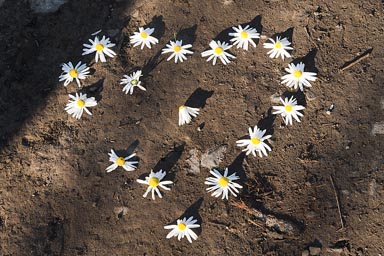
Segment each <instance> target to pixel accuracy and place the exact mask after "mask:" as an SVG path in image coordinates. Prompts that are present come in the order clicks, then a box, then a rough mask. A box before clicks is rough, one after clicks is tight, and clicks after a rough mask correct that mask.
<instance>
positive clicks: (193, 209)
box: [168, 197, 204, 236]
mask: <svg viewBox="0 0 384 256" xmlns="http://www.w3.org/2000/svg"><path fill="white" fill-rule="evenodd" d="M203 201H204V198H203V197H200V198H199V199H198V200H197V201H195V202H194V203H193V204H192V205H191V206H189V207H188V208H187V209H186V210H185V212H184V213H183V214H182V215H181V216H180V217H178V218H177V219H175V220H174V221H173V222H172V223H169V224H168V225H171V224H176V221H177V220H178V219H183V218H187V219H188V218H190V217H193V219H194V220H197V222H196V224H199V225H200V227H199V228H196V229H193V231H194V232H195V233H196V235H197V236H199V235H200V234H201V232H202V228H201V226H202V225H203V219H202V218H201V215H200V213H199V210H200V207H201V205H202V203H203Z"/></svg>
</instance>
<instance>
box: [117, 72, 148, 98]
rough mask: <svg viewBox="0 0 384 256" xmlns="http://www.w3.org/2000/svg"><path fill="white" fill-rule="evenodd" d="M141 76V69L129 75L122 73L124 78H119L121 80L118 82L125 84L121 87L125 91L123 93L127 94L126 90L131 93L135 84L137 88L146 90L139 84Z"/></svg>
mask: <svg viewBox="0 0 384 256" xmlns="http://www.w3.org/2000/svg"><path fill="white" fill-rule="evenodd" d="M141 76H142V71H141V70H139V71H136V72H133V73H132V74H131V75H129V76H127V75H124V78H123V79H121V82H120V84H125V86H124V88H123V92H125V94H128V92H129V94H132V93H133V89H134V88H135V86H136V87H138V88H139V89H141V90H143V91H146V90H147V89H145V88H144V87H143V86H141V81H140V77H141Z"/></svg>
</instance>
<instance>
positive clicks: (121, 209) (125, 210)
mask: <svg viewBox="0 0 384 256" xmlns="http://www.w3.org/2000/svg"><path fill="white" fill-rule="evenodd" d="M113 212H114V213H115V214H116V218H118V219H120V218H121V217H123V216H124V215H127V214H128V207H125V206H119V207H115V208H113Z"/></svg>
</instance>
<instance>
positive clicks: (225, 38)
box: [214, 15, 263, 45]
mask: <svg viewBox="0 0 384 256" xmlns="http://www.w3.org/2000/svg"><path fill="white" fill-rule="evenodd" d="M240 25H241V27H242V28H245V27H246V26H250V27H252V28H255V29H256V30H257V33H259V34H262V32H263V26H262V25H261V15H257V16H256V17H255V18H253V19H252V20H251V21H249V22H246V23H242V24H240ZM232 27H236V28H238V24H234V25H233V26H230V27H228V28H226V29H224V30H222V31H221V32H220V33H219V34H217V35H216V36H215V38H214V40H215V41H220V42H227V43H230V40H231V38H232V37H231V36H229V35H228V33H231V32H234V30H233V28H232ZM255 43H256V45H257V44H259V39H255Z"/></svg>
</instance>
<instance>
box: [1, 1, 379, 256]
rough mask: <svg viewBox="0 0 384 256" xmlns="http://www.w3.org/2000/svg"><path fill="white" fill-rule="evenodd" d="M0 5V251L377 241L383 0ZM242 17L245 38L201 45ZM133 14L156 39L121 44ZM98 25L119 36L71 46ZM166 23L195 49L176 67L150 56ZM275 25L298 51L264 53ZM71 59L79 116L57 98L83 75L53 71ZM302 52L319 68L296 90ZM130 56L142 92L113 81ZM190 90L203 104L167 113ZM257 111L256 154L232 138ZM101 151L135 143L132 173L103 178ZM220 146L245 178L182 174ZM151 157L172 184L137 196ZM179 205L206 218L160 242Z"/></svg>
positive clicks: (372, 245)
mask: <svg viewBox="0 0 384 256" xmlns="http://www.w3.org/2000/svg"><path fill="white" fill-rule="evenodd" d="M315 2H317V3H315ZM0 17H1V19H0V31H1V32H0V41H1V42H2V43H1V44H0V52H1V57H0V170H1V172H0V182H1V186H0V241H1V242H0V255H2V256H6V255H9V256H10V255H13V256H19V255H308V254H306V253H308V252H309V249H311V253H312V254H318V255H319V254H320V255H383V253H384V242H383V239H382V238H383V236H384V231H383V226H384V199H383V196H384V188H383V184H384V157H383V150H384V142H383V138H384V137H383V136H384V135H380V134H378V135H377V134H376V135H375V134H372V127H373V125H374V124H375V123H377V122H382V121H384V110H383V108H384V103H383V102H384V93H383V92H384V90H383V81H384V73H383V57H384V51H383V27H384V22H383V5H382V3H381V2H380V1H373V0H370V1H368V0H367V1H357V0H340V1H332V0H328V1H309V0H302V1H293V0H286V1H277V0H269V1H266V0H265V1H261V0H244V1H237V0H220V1H219V0H215V1H188V0H172V1H170V0H146V1H144V0H142V1H140V0H138V1H121V0H120V1H117V0H116V1H113V0H80V1H69V2H68V3H66V4H64V5H62V6H61V7H60V9H59V10H58V11H57V12H55V13H51V14H44V15H43V14H36V13H33V12H32V11H31V10H30V7H29V4H28V2H27V1H12V0H6V1H5V2H4V4H3V5H2V6H1V7H0ZM244 23H250V24H252V25H253V26H255V27H256V28H257V29H258V32H261V34H262V35H263V37H262V38H261V39H260V40H259V41H258V42H257V44H258V45H257V47H256V48H251V49H250V50H249V51H248V52H245V51H242V50H239V49H235V48H233V49H231V52H232V53H233V54H234V55H236V57H237V58H236V60H235V61H233V62H231V63H230V64H229V65H227V66H224V65H221V63H219V64H217V65H215V66H213V65H212V64H211V63H207V62H206V60H205V59H203V58H202V57H201V52H202V51H204V50H206V49H207V47H208V44H209V42H210V40H212V39H213V38H219V39H226V38H225V37H226V36H225V33H226V32H227V31H228V30H227V29H228V28H230V27H232V26H235V25H238V24H244ZM139 26H150V27H154V28H155V29H156V32H155V36H156V37H157V38H159V41H160V42H159V44H157V45H155V46H154V47H153V48H152V49H144V50H140V49H139V48H137V47H136V48H132V47H131V46H130V44H129V36H130V35H132V34H133V32H134V31H136V30H137V29H138V27H139ZM99 29H102V30H103V31H102V33H105V34H106V35H108V36H110V37H111V40H112V41H113V42H116V44H117V46H116V47H115V48H114V50H115V51H116V52H117V53H118V56H117V57H116V58H114V59H108V60H107V62H106V63H100V62H99V63H94V60H93V55H92V56H90V55H89V56H81V53H82V44H83V43H85V42H87V41H88V39H89V38H91V33H93V32H95V31H97V30H99ZM174 33H178V38H182V39H183V40H184V42H186V43H191V44H193V50H194V52H195V53H194V55H192V56H191V57H189V58H188V60H187V61H186V62H184V63H181V64H177V65H175V64H174V63H173V62H172V61H170V62H167V61H166V60H165V59H166V58H167V57H168V56H163V55H160V54H159V52H160V51H161V49H162V48H163V47H164V46H165V44H166V43H167V42H168V41H169V40H171V39H172V38H173V37H174ZM276 34H283V35H285V36H288V37H289V38H290V39H291V40H292V41H293V47H294V51H293V52H292V55H293V58H290V59H288V60H284V61H282V60H280V59H277V60H276V59H270V58H268V56H267V55H266V52H267V51H266V50H265V49H263V48H262V43H264V42H265V41H266V38H268V37H270V36H273V35H276ZM364 53H369V55H368V57H367V58H365V59H363V60H361V61H360V62H358V63H356V64H354V65H352V66H351V67H349V68H347V69H346V70H344V71H340V68H341V67H343V66H345V65H346V64H348V63H350V62H351V61H353V60H355V59H359V57H361V55H363V54H364ZM79 60H84V61H86V62H87V63H88V64H89V65H91V67H92V73H93V74H92V76H90V77H89V79H87V80H85V82H84V83H83V88H82V90H83V91H85V92H87V93H88V94H90V95H94V96H96V98H97V99H98V105H97V106H96V107H94V108H92V109H91V110H92V112H93V116H88V115H83V117H82V119H81V120H75V119H73V118H72V117H70V116H69V115H68V114H67V113H66V112H65V111H64V107H65V105H66V103H67V100H68V94H69V93H75V92H76V91H78V90H79V89H78V88H77V86H76V84H75V83H71V84H70V85H68V86H67V87H64V86H63V83H59V82H58V77H59V75H60V73H61V69H60V64H61V63H63V62H68V61H72V62H77V61H79ZM299 60H303V61H305V63H306V66H307V67H308V68H309V71H315V72H318V80H317V81H316V82H314V83H313V87H312V88H309V89H306V90H305V92H304V94H303V93H294V92H288V91H287V89H286V87H285V86H283V85H281V84H280V81H281V80H280V78H281V76H282V75H284V74H285V72H284V68H285V67H287V65H288V63H290V62H291V61H296V62H297V61H299ZM137 68H143V69H144V71H145V76H144V77H143V84H144V86H145V87H146V88H147V91H146V92H143V91H140V90H135V92H134V94H133V95H126V94H124V93H123V92H122V91H121V90H122V86H121V85H120V84H119V80H120V79H121V78H122V77H123V75H124V74H128V73H130V72H131V71H132V70H136V69H137ZM290 94H293V95H295V96H296V97H298V99H299V102H300V103H301V104H303V105H305V106H306V109H305V111H304V117H303V118H302V122H301V123H294V125H293V126H289V127H286V126H284V125H283V123H282V119H281V117H280V116H277V117H275V116H274V115H272V114H271V106H273V105H276V104H275V103H273V102H272V101H271V99H272V100H273V98H274V97H276V96H279V95H290ZM271 96H272V98H271ZM187 99H188V101H189V102H190V104H191V105H194V106H197V107H201V108H202V109H201V111H200V112H201V113H200V115H199V116H198V117H197V118H196V119H195V120H194V121H193V122H192V123H191V124H189V125H186V126H182V127H179V126H178V125H177V122H178V113H177V109H178V106H179V105H182V104H183V103H184V102H185V101H186V100H187ZM331 104H333V105H334V110H333V111H332V112H331V113H330V114H329V115H328V114H327V113H326V111H327V110H328V108H329V107H330V105H331ZM256 124H258V125H259V126H261V127H262V128H263V129H267V131H268V134H271V135H272V138H271V139H270V141H269V143H270V145H271V146H272V152H270V154H269V156H268V157H263V158H259V157H253V156H247V157H245V155H244V154H242V153H241V149H240V148H238V147H236V143H235V142H236V140H238V139H239V138H241V137H243V136H246V135H247V131H248V127H250V126H254V125H256ZM111 148H114V149H116V150H120V151H124V150H125V151H131V152H132V151H134V152H136V153H137V155H138V157H139V159H140V161H139V167H138V169H137V170H136V171H134V172H125V171H123V170H121V169H117V170H115V171H113V172H111V173H108V174H107V173H106V171H105V168H106V167H107V166H108V165H109V162H108V155H107V153H108V152H109V151H110V149H111ZM216 149H219V150H221V151H222V154H223V157H222V159H221V161H220V162H219V160H217V161H218V162H219V163H218V166H219V167H220V168H221V169H223V168H225V167H227V166H229V167H230V171H236V172H237V173H238V175H239V176H240V177H241V181H240V183H241V184H242V185H243V186H244V188H243V189H242V190H241V194H240V195H239V197H238V198H234V197H230V200H229V201H223V200H221V199H217V198H214V197H211V196H210V194H208V193H206V191H205V189H206V185H204V180H205V178H206V177H207V176H208V171H209V169H207V168H205V167H201V170H200V173H196V172H195V173H191V170H190V169H191V168H190V165H189V163H190V160H191V157H192V155H193V154H192V152H194V153H196V154H198V156H199V157H200V155H203V154H204V153H206V152H211V151H215V150H216ZM160 168H162V169H163V170H166V171H167V172H169V174H168V176H167V177H168V178H169V179H171V180H173V182H174V185H173V186H172V190H171V191H169V192H165V193H164V197H163V199H157V200H156V201H152V200H151V199H150V198H143V197H142V194H143V193H144V192H145V187H144V186H143V185H141V184H138V183H137V182H136V179H138V178H139V177H140V178H143V176H145V175H147V174H148V173H149V172H150V170H151V169H154V170H159V169H160ZM185 215H193V216H195V218H197V219H198V220H199V223H201V228H200V229H199V230H197V233H198V235H199V237H198V239H197V240H196V241H194V242H193V243H192V244H189V243H188V241H187V240H186V239H184V240H182V241H177V239H175V238H173V239H166V238H165V237H166V235H167V230H164V229H163V226H165V225H168V224H170V223H173V222H174V221H175V220H176V219H177V218H179V217H180V216H185ZM310 247H311V248H310ZM316 251H317V252H316ZM318 251H320V252H318Z"/></svg>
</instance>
